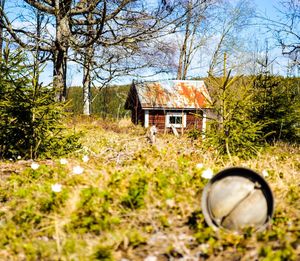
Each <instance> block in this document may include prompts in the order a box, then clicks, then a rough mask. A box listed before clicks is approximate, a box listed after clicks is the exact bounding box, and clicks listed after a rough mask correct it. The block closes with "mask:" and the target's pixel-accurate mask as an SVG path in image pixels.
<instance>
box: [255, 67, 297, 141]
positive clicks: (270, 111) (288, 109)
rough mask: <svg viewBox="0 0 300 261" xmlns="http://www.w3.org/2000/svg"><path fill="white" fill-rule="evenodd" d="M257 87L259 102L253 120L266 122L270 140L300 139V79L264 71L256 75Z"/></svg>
mask: <svg viewBox="0 0 300 261" xmlns="http://www.w3.org/2000/svg"><path fill="white" fill-rule="evenodd" d="M298 84H299V83H298ZM253 89H254V93H255V96H254V98H255V100H256V102H257V107H256V110H253V119H254V120H255V121H256V122H258V121H260V122H264V123H265V124H264V127H263V128H262V132H263V134H264V136H265V139H266V140H267V141H268V142H275V141H279V140H283V141H289V142H293V141H297V140H298V141H299V122H300V114H299V108H300V106H299V105H300V94H299V93H298V92H297V79H296V78H294V79H293V78H287V79H285V78H283V77H279V76H273V75H271V74H270V72H269V71H262V72H261V73H260V74H259V75H258V76H257V77H256V79H255V81H254V88H253Z"/></svg>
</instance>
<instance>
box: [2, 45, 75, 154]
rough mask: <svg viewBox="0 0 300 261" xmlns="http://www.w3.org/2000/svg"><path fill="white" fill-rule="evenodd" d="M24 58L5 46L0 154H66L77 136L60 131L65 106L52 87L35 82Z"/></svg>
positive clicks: (71, 148)
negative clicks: (56, 97)
mask: <svg viewBox="0 0 300 261" xmlns="http://www.w3.org/2000/svg"><path fill="white" fill-rule="evenodd" d="M25 60H26V57H25V56H24V53H22V52H21V51H20V50H16V51H14V52H12V51H11V50H10V49H9V48H8V47H7V48H6V49H5V52H4V58H3V60H2V61H1V63H0V157H2V158H16V157H17V156H22V157H25V158H36V157H40V156H42V157H50V156H55V155H57V156H58V155H61V154H66V153H67V152H69V151H72V150H73V149H75V148H76V147H78V146H79V145H78V137H76V136H74V135H65V134H64V133H63V131H64V128H63V127H62V123H61V120H62V118H63V116H64V115H65V112H64V106H62V104H61V103H57V102H56V101H55V96H54V92H53V90H52V88H47V87H43V86H41V85H40V84H38V82H37V81H36V80H35V79H34V78H33V76H32V74H31V72H30V69H29V68H28V67H27V66H26V65H25V64H24V61H25Z"/></svg>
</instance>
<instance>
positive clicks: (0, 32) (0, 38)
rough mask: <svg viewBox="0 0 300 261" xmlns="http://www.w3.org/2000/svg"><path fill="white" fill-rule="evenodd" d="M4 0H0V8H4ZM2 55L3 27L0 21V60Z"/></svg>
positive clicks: (0, 18)
mask: <svg viewBox="0 0 300 261" xmlns="http://www.w3.org/2000/svg"><path fill="white" fill-rule="evenodd" d="M4 5H5V0H0V8H1V9H2V10H4ZM1 20H2V17H0V21H1ZM2 55H3V27H2V26H1V22H0V60H1V59H2Z"/></svg>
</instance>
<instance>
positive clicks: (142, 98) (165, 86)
mask: <svg viewBox="0 0 300 261" xmlns="http://www.w3.org/2000/svg"><path fill="white" fill-rule="evenodd" d="M210 104H211V98H210V96H209V93H208V91H207V88H206V86H205V84H204V81H183V80H172V81H161V82H143V83H135V82H133V83H132V86H131V88H130V91H129V93H128V97H127V100H126V103H125V108H126V109H128V110H131V119H132V122H133V123H135V124H142V126H144V127H145V128H147V127H149V126H152V125H155V126H156V127H157V129H158V130H159V131H165V132H166V131H169V130H170V129H171V127H175V128H179V129H181V130H182V131H183V130H185V129H192V128H196V129H198V130H200V131H205V126H206V115H207V114H208V113H209V112H210V111H211V109H210V108H209V105H210Z"/></svg>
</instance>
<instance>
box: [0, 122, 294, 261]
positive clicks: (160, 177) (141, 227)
mask: <svg viewBox="0 0 300 261" xmlns="http://www.w3.org/2000/svg"><path fill="white" fill-rule="evenodd" d="M68 125H69V128H70V130H72V131H75V132H82V133H83V136H82V138H81V141H82V144H83V147H82V149H80V150H78V151H77V152H75V153H73V154H72V155H69V156H66V157H65V158H59V159H48V160H41V161H36V162H32V161H25V160H22V159H13V160H12V161H6V162H4V161H3V162H0V175H1V179H0V260H123V261H126V260H146V261H155V260H157V261H159V260H270V261H271V260H300V149H299V147H296V146H291V145H286V144H276V145H274V146H271V147H268V148H266V149H265V150H264V151H261V153H260V155H259V157H257V158H255V159H252V160H247V161H246V160H244V161H242V160H240V159H237V158H234V159H233V162H228V161H226V160H224V159H222V158H219V157H217V156H216V155H215V153H214V152H213V151H205V150H204V149H203V148H202V147H201V143H200V142H199V141H191V140H190V139H188V138H187V137H185V136H183V137H180V138H176V137H174V136H172V135H162V134H160V135H158V140H157V143H156V144H155V145H150V144H149V142H148V140H147V139H146V138H145V134H146V132H145V130H144V129H143V128H141V127H136V126H133V125H131V124H130V122H129V121H128V120H121V121H120V122H107V121H106V122H105V121H102V120H98V119H84V118H76V119H74V120H70V121H69V122H68ZM86 156H88V157H86ZM35 163H36V164H35ZM229 166H245V167H249V168H252V169H254V170H255V171H258V172H259V173H262V172H264V173H267V174H268V176H267V177H266V180H267V181H268V182H269V184H270V186H271V188H272V190H273V193H274V197H275V214H274V218H273V220H272V223H271V224H270V227H269V228H268V229H267V230H266V231H264V232H260V233H254V232H253V231H252V230H251V229H247V230H245V231H244V233H241V234H229V233H225V232H222V231H219V232H214V231H213V230H212V229H211V228H209V227H207V225H206V224H205V222H204V218H203V215H202V212H201V204H200V202H201V193H202V190H203V188H204V186H205V184H207V182H208V180H206V179H204V178H203V177H202V173H203V171H205V170H207V169H209V168H210V169H211V170H213V172H214V173H217V172H218V171H220V170H222V169H223V168H225V167H229Z"/></svg>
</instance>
